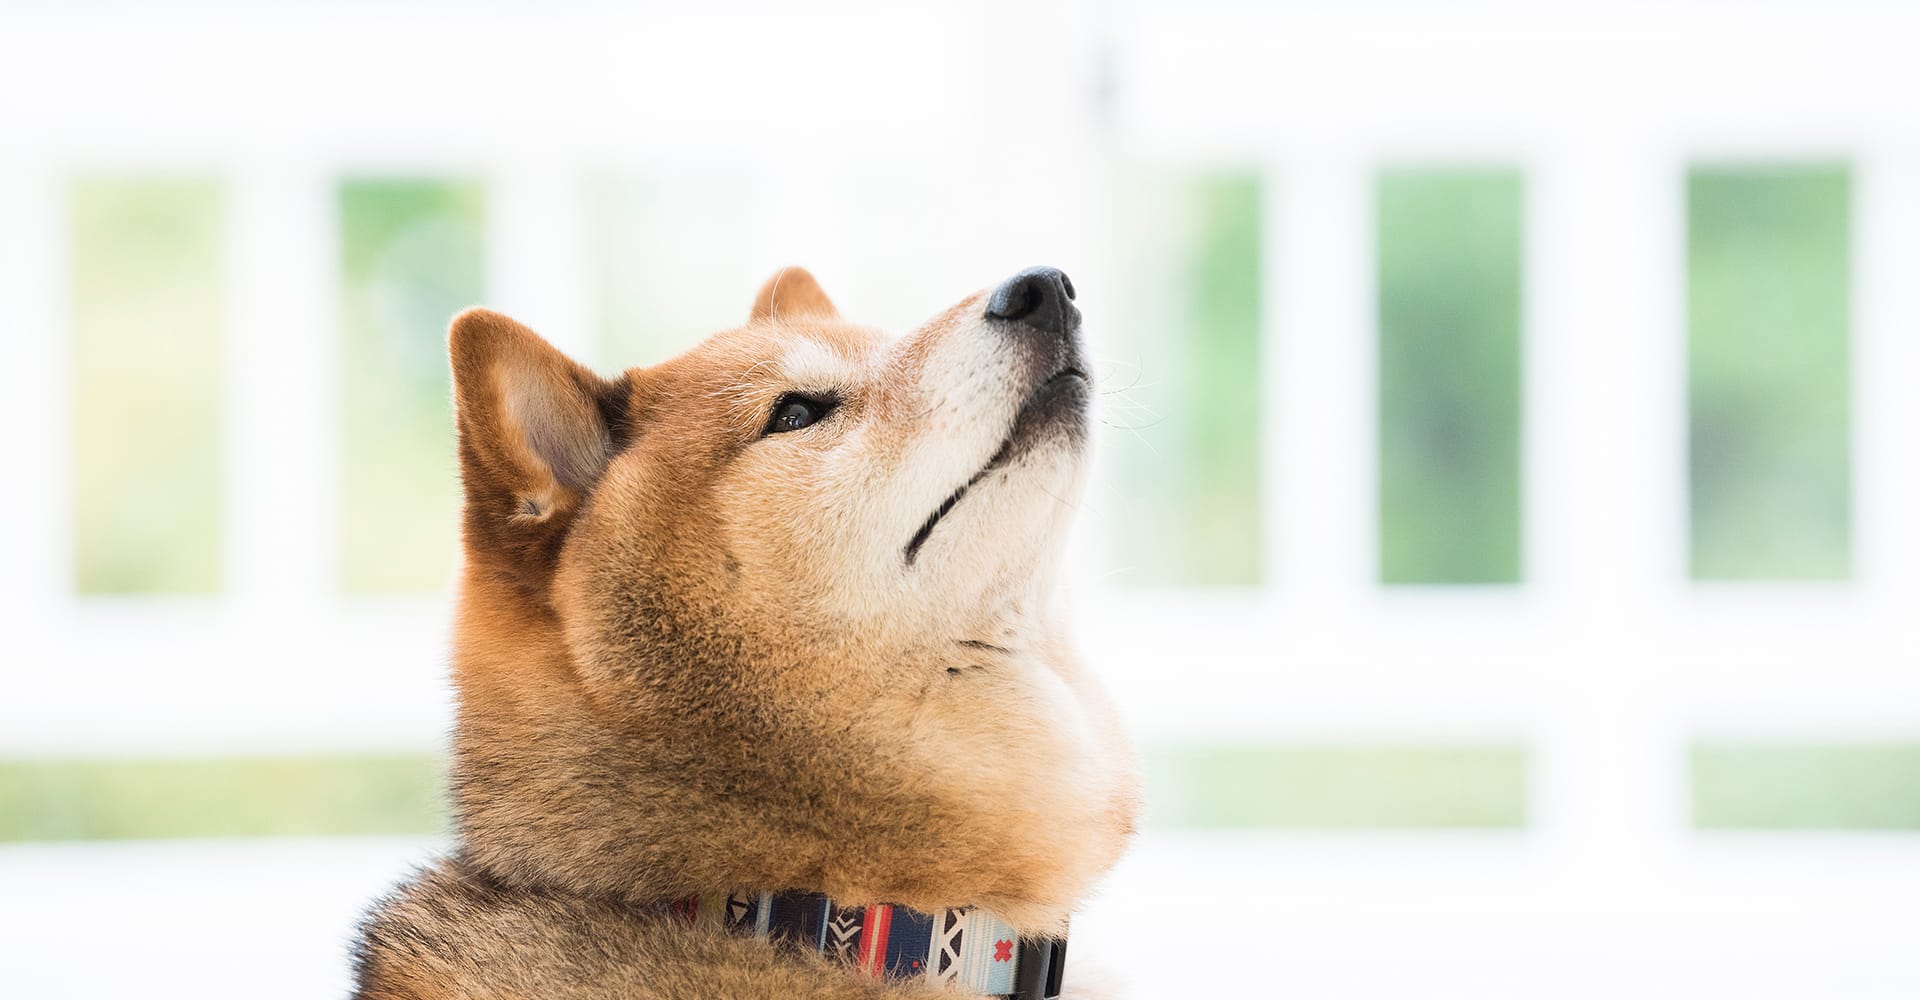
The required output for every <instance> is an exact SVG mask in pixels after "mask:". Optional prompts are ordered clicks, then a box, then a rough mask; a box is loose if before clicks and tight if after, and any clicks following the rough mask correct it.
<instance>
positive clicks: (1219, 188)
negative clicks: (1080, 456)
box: [1096, 173, 1262, 587]
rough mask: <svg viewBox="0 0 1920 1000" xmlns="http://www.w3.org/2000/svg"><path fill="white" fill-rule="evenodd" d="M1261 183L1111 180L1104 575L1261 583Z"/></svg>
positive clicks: (1231, 177) (1189, 178) (1126, 580)
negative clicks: (1112, 566)
mask: <svg viewBox="0 0 1920 1000" xmlns="http://www.w3.org/2000/svg"><path fill="white" fill-rule="evenodd" d="M1260 197H1261V196H1260V183H1259V180H1258V178H1257V177H1255V176H1253V175H1251V174H1245V173H1208V174H1193V173H1179V174H1155V175H1144V174H1143V175H1136V176H1133V177H1130V178H1127V179H1125V180H1124V181H1123V182H1122V183H1121V184H1120V197H1119V198H1118V202H1117V208H1116V213H1117V214H1116V219H1115V222H1116V225H1117V226H1118V227H1119V230H1120V232H1121V233H1122V238H1121V239H1120V241H1119V245H1118V247H1117V248H1116V250H1117V252H1118V254H1119V255H1120V278H1121V280H1120V282H1119V288H1120V289H1121V291H1122V293H1123V294H1124V295H1125V297H1126V298H1125V301H1124V302H1121V303H1120V304H1119V305H1118V306H1117V307H1116V308H1115V309H1114V311H1113V312H1112V314H1111V322H1112V323H1113V325H1114V328H1115V334H1116V335H1115V339H1114V342H1113V344H1114V346H1113V347H1112V348H1111V350H1112V351H1113V352H1114V353H1113V354H1112V356H1110V357H1106V358H1100V359H1097V360H1096V363H1097V364H1098V365H1099V367H1100V372H1099V374H1100V376H1101V378H1102V379H1103V380H1104V381H1105V382H1106V383H1107V384H1108V385H1109V386H1111V387H1112V388H1111V389H1110V390H1109V395H1107V397H1106V399H1105V404H1104V405H1105V408H1106V416H1107V419H1108V420H1109V421H1110V422H1112V423H1113V424H1116V425H1117V427H1115V428H1113V429H1111V430H1110V431H1109V433H1108V434H1107V446H1108V447H1109V449H1110V451H1111V455H1112V460H1113V465H1114V469H1115V481H1114V485H1113V487H1112V488H1111V489H1109V490H1107V491H1106V492H1105V493H1103V494H1102V495H1101V497H1100V498H1099V499H1098V501H1097V502H1100V503H1104V504H1108V505H1109V507H1110V510H1111V517H1112V525H1113V529H1114V532H1115V536H1114V552H1115V560H1116V562H1117V563H1118V565H1119V567H1120V569H1119V571H1118V572H1117V573H1116V574H1115V576H1114V580H1115V582H1118V583H1122V584H1128V585H1147V586H1201V587H1208V586H1245V585H1252V584H1257V583H1259V582H1260V579H1261V573H1262V567H1261V565H1260V552H1261V534H1262V527H1261V517H1260V428H1261V423H1260V349H1259V344H1260V309H1261V297H1260V227H1261V213H1260Z"/></svg>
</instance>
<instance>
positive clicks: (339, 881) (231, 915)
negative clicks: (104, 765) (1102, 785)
mask: <svg viewBox="0 0 1920 1000" xmlns="http://www.w3.org/2000/svg"><path fill="white" fill-rule="evenodd" d="M432 849H433V844H432V843H431V842H428V841H419V840H381V839H338V840H276V841H195V842H178V843H117V844H76V845H9V846H0V997H7V998H16V997H17V998H23V1000H24V998H33V1000H54V998H67V997H73V998H89V1000H91V998H116V1000H118V998H138V1000H165V998H169V997H183V998H184V997H192V998H195V1000H218V998H234V1000H240V998H246V1000H257V998H260V997H269V996H270V997H276V998H284V1000H305V998H314V1000H319V998H330V1000H331V998H339V997H342V996H344V994H345V992H346V985H347V978H346V976H347V960H346V943H347V941H348V940H349V937H350V934H351V931H352V927H353V924H354V921H355V920H356V918H357V916H358V914H359V913H360V911H361V910H362V908H363V907H364V905H365V904H366V902H367V900H368V899H370V898H371V897H372V896H373V895H375V894H376V893H378V892H379V891H380V890H381V889H382V888H383V887H384V886H386V885H388V884H389V883H391V882H392V881H393V880H394V879H395V878H396V877H397V876H398V875H399V874H400V873H401V872H403V871H404V870H405V869H406V867H407V866H408V865H409V864H410V863H411V862H413V861H414V860H416V859H419V858H421V857H424V856H425V855H426V854H427V853H429V852H430V851H431V850H432ZM1096 966H1098V967H1100V968H1101V969H1102V970H1103V971H1104V972H1106V973H1109V974H1115V973H1117V975H1106V976H1102V977H1101V978H1103V979H1107V978H1117V979H1118V980H1120V981H1123V982H1126V983H1127V984H1129V987H1130V989H1129V991H1128V995H1130V996H1133V997H1138V998H1190V997H1313V998H1321V997H1355V998H1376V997H1377V998H1388V997H1392V998H1396V1000H1405V998H1413V997H1419V998H1422V1000H1427V998H1434V997H1473V998H1475V1000H1491V998H1500V997H1512V998H1527V1000H1539V998H1557V997H1595V998H1598V997H1607V998H1610V1000H1611V998H1625V997H1633V998H1649V997H1674V998H1680V997H1686V998H1710V997H1737V998H1739V1000H1759V998H1781V1000H1786V998H1795V1000H1800V998H1806V1000H1816V998H1817V1000H1852V998H1861V1000H1865V998H1882V997H1885V998H1895V997H1898V998H1903V1000H1912V998H1914V997H1920V838H1913V837H1885V838H1875V837H1828V838H1804V837H1793V838H1774V837H1754V838H1714V839H1710V840H1705V839H1703V840H1700V841H1696V842H1695V843H1693V844H1691V845H1689V846H1688V847H1686V848H1685V849H1684V851H1682V852H1681V853H1679V854H1677V855H1675V856H1674V857H1672V858H1669V859H1668V860H1667V861H1666V862H1663V863H1660V864H1657V865H1653V866H1650V868H1649V870H1647V871H1645V872H1642V873H1639V874H1637V875H1634V874H1625V875H1623V874H1621V873H1611V874H1601V873H1593V874H1591V875H1581V874H1578V873H1575V874H1572V875H1568V874H1565V873H1564V866H1562V865H1558V864H1555V863H1553V862H1552V860H1551V859H1550V858H1547V857H1545V856H1543V855H1542V854H1541V852H1540V851H1539V850H1538V849H1537V848H1536V847H1534V846H1532V845H1531V844H1530V842H1529V841H1528V840H1527V839H1526V838H1524V837H1521V836H1486V835H1462V836H1457V837H1456V836H1436V835H1433V834H1411V835H1394V834H1369V835H1354V836H1290V837H1271V836H1262V837H1235V836H1222V835H1178V836H1176V835H1167V834H1161V835H1157V836H1153V837H1149V838H1148V839H1146V840H1144V841H1143V842H1142V843H1141V844H1140V845H1139V847H1138V848H1137V849H1136V850H1135V852H1134V853H1133V855H1132V856H1131V857H1130V858H1129V860H1128V861H1127V862H1126V863H1125V864H1124V865H1123V867H1122V868H1121V869H1120V870H1119V871H1117V872H1116V873H1115V875H1114V877H1113V878H1112V880H1111V881H1110V882H1109V884H1108V886H1107V888H1106V890H1105V892H1104V893H1103V894H1102V895H1101V897H1100V898H1099V899H1098V900H1097V901H1096V902H1095V903H1094V904H1093V905H1092V906H1091V907H1090V908H1089V909H1088V910H1087V912H1086V913H1084V914H1083V915H1082V916H1081V917H1079V918H1078V919H1076V921H1075V925H1074V936H1073V948H1072V962H1071V963H1070V965H1069V968H1070V969H1072V970H1077V971H1079V972H1081V973H1082V974H1083V975H1091V974H1092V972H1091V970H1092V969H1094V967H1096Z"/></svg>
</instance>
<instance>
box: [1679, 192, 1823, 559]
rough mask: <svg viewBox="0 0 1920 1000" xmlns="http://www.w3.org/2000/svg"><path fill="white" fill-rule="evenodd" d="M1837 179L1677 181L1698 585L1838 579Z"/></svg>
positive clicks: (1694, 548) (1693, 552)
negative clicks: (1681, 189)
mask: <svg viewBox="0 0 1920 1000" xmlns="http://www.w3.org/2000/svg"><path fill="white" fill-rule="evenodd" d="M1850 211H1851V184H1850V181H1849V176H1848V173H1847V170H1846V169H1845V168H1844V167H1765V168H1760V167H1739V168H1731V167H1728V168H1712V169H1707V168H1700V169H1695V170H1694V171H1693V172H1692V173H1691V174H1690V176H1689V177H1688V180H1687V279H1688V280H1687V289H1688V293H1687V359H1688V383H1687V385H1688V398H1689V403H1690V409H1691V435H1690V437H1689V443H1690V446H1691V471H1692V480H1691V482H1692V500H1693V503H1692V511H1693V520H1692V523H1693V545H1692V559H1693V575H1694V577H1696V578H1699V579H1736V580H1740V579H1836V578H1844V577H1846V576H1847V575H1848V572H1849V565H1850V561H1851V560H1850V558H1849V554H1850V553H1849V547H1850V544H1851V542H1850V538H1849V530H1850V529H1849V524H1850V518H1849V514H1848V511H1849V507H1850V505H1851V488H1850V479H1851V462H1850V455H1849V446H1848V433H1849V426H1850V425H1849V420H1848V416H1847V414H1848V408H1849V405H1850V403H1851V398H1850V394H1849V380H1848V375H1847V370H1848V366H1849V364H1850V358H1849V352H1848V342H1847V328H1848V323H1849V309H1848V305H1849V302H1848V295H1849V287H1850V280H1851V274H1850V260H1851V254H1850V253H1849V245H1850V241H1851V230H1850V226H1849V214H1850Z"/></svg>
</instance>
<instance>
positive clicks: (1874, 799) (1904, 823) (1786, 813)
mask: <svg viewBox="0 0 1920 1000" xmlns="http://www.w3.org/2000/svg"><path fill="white" fill-rule="evenodd" d="M1693 823H1694V826H1696V827H1702V828H1708V829H1769V830H1815V829H1820V830H1920V744H1911V743H1906V744H1892V743H1889V744H1858V745H1852V746H1835V745H1787V744H1773V745H1767V744H1732V743H1721V744H1702V745H1698V746H1695V747H1694V748H1693Z"/></svg>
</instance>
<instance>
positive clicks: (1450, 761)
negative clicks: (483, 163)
mask: <svg viewBox="0 0 1920 1000" xmlns="http://www.w3.org/2000/svg"><path fill="white" fill-rule="evenodd" d="M1146 783H1147V802H1148V820H1149V821H1150V822H1152V823H1154V824H1157V825H1161V826H1181V827H1249V828H1253V827H1260V828H1297V829H1321V828H1443V827H1462V828H1512V827H1521V826H1525V825H1526V822H1527V754H1526V751H1525V749H1523V748H1521V747H1506V746H1378V745H1366V746H1282V745H1253V744H1240V745H1234V744H1209V745H1187V746H1170V747H1162V748H1158V749H1157V750H1155V751H1153V752H1150V753H1149V754H1148V755H1147V758H1146Z"/></svg>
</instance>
